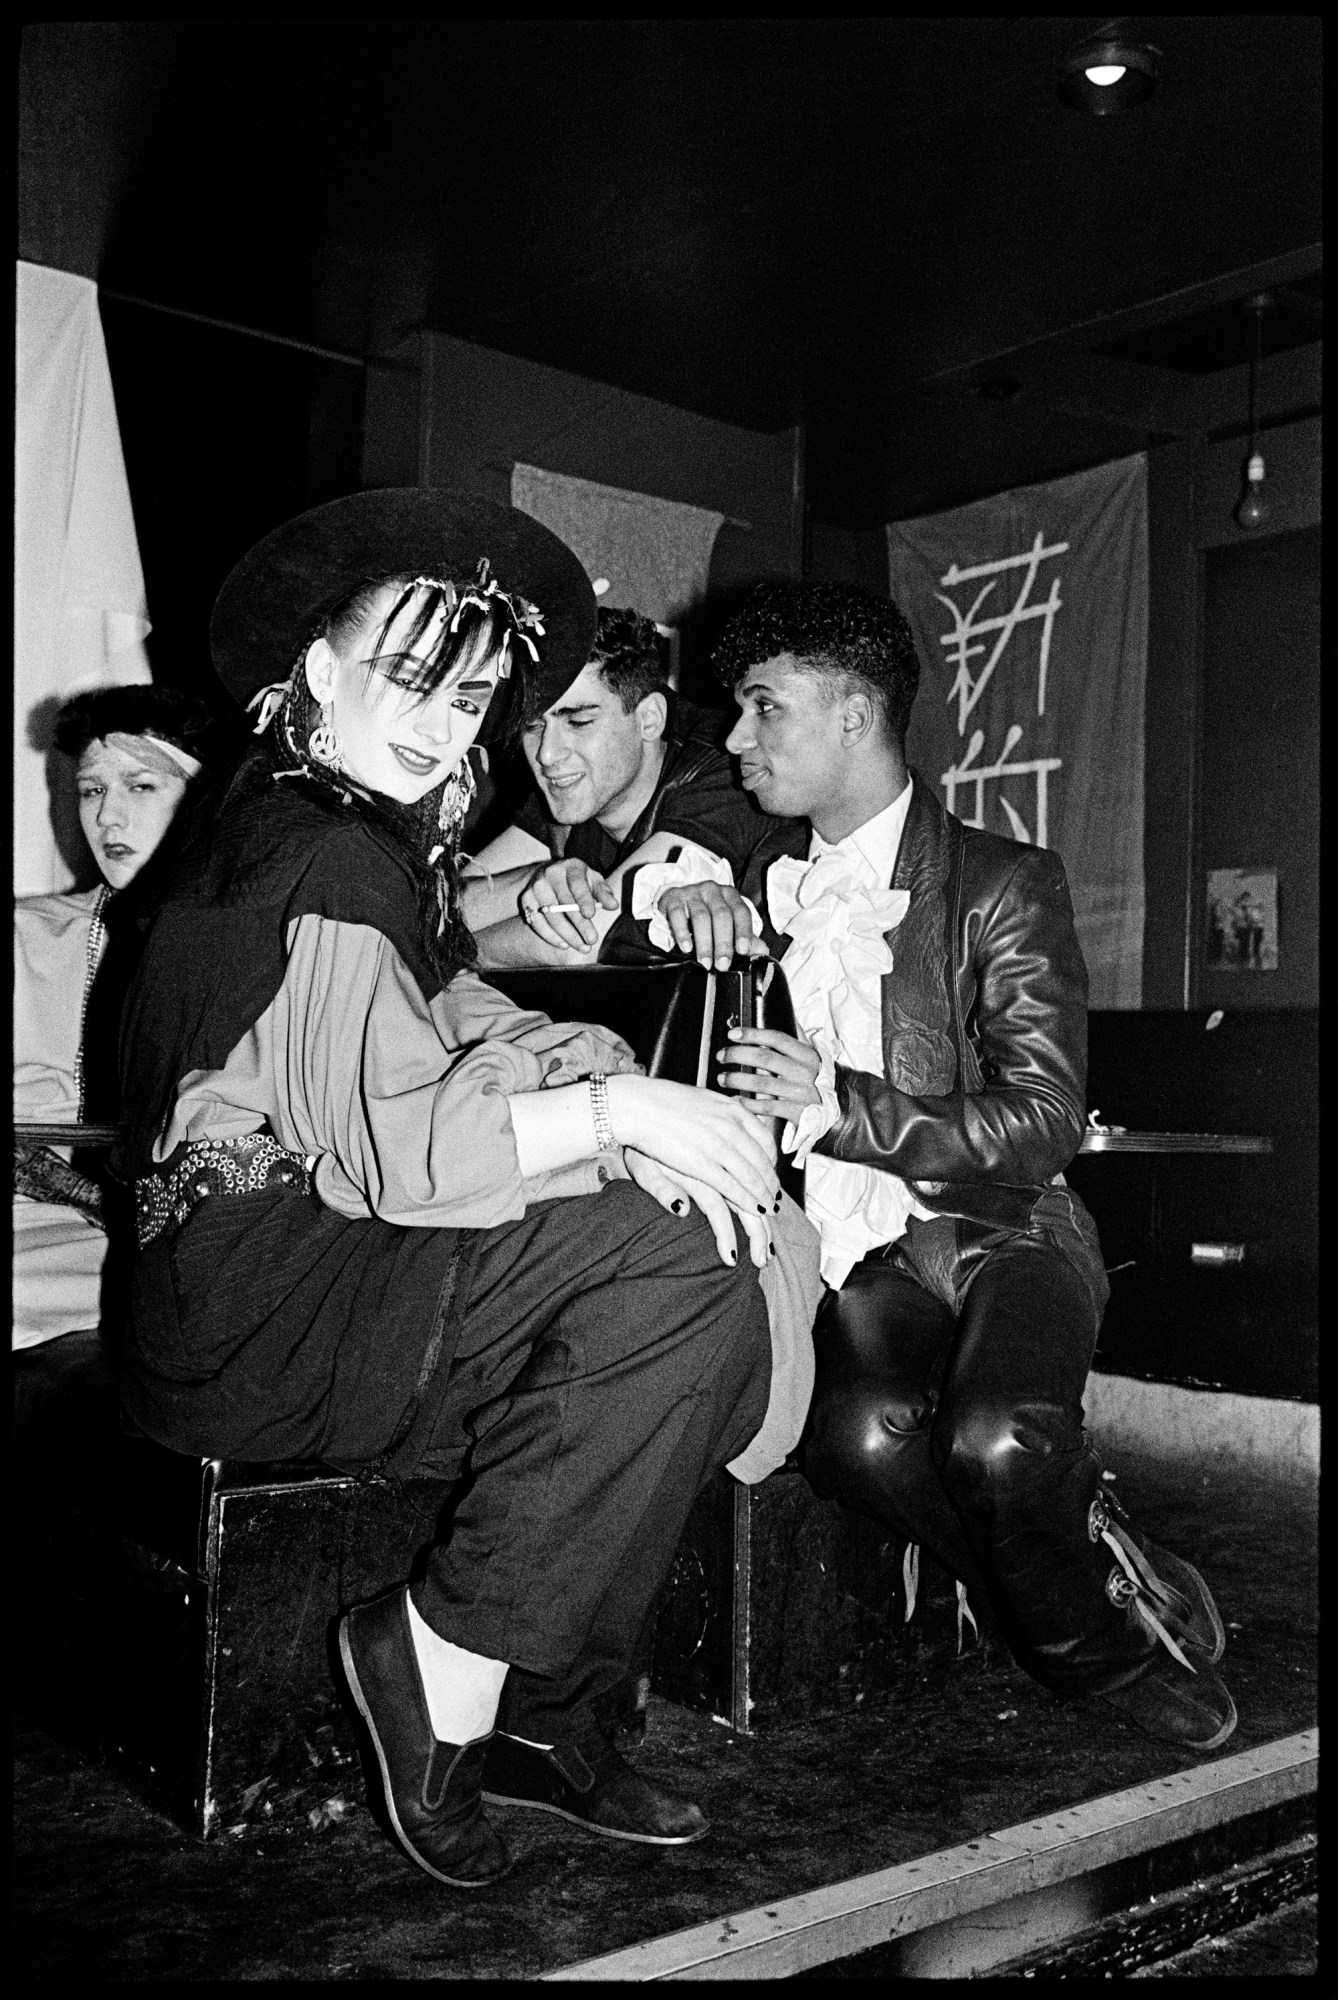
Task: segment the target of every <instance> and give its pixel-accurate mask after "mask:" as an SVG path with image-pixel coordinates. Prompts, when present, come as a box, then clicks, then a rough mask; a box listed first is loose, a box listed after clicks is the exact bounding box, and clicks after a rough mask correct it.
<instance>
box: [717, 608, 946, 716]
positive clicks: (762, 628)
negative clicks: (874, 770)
mask: <svg viewBox="0 0 1338 2000" xmlns="http://www.w3.org/2000/svg"><path fill="white" fill-rule="evenodd" d="M777 653H791V654H793V656H794V658H795V660H796V662H797V663H800V664H802V665H803V666H804V667H805V668H807V669H810V670H811V671H813V672H815V673H821V674H830V675H833V676H841V677H843V678H844V680H845V681H846V683H847V684H849V683H852V682H853V683H855V684H857V685H858V686H860V687H862V688H864V689H866V690H867V692H868V693H869V694H870V695H871V696H872V697H873V698H874V700H875V701H876V702H877V703H878V706H879V707H880V709H881V710H882V713H883V717H884V719H885V721H886V724H887V728H888V732H889V734H890V735H892V736H895V737H896V738H897V740H898V742H904V740H905V736H906V725H907V723H908V722H909V721H910V716H911V705H912V703H913V702H914V700H915V691H916V688H917V687H918V686H919V682H920V662H919V659H918V657H917V655H916V651H915V640H914V638H913V637H912V635H911V628H910V626H909V625H908V624H907V622H906V620H905V618H904V617H903V616H902V613H901V612H900V611H899V610H898V609H897V607H896V605H895V604H894V603H893V602H892V600H891V598H888V597H875V596H873V594H872V593H871V592H870V591H867V590H856V589H854V588H853V587H851V586H850V585H847V584H843V583H762V584H759V585H758V586H757V588H756V589H755V590H754V591H753V592H752V593H751V595H750V596H749V597H748V598H747V599H746V600H745V602H744V604H743V607H742V609H741V610H739V611H737V612H736V613H735V614H734V616H733V617H732V618H731V619H730V620H729V622H728V623H727V624H726V626H725V629H724V631H723V632H722V633H721V635H720V639H719V642H718V643H717V645H716V648H715V652H714V654H713V656H712V660H711V664H712V667H713V668H714V670H715V672H716V674H717V675H718V676H719V677H720V679H721V680H722V681H723V682H724V683H725V685H726V687H727V688H729V689H731V690H732V689H733V688H734V687H735V685H736V684H737V682H738V681H739V679H740V678H741V676H742V675H743V674H745V673H746V672H747V671H748V669H749V667H755V666H757V665H758V663H759V662H760V661H762V660H770V659H773V658H774V657H775V656H776V654H777Z"/></svg>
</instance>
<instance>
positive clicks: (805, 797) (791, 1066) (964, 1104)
mask: <svg viewBox="0 0 1338 2000" xmlns="http://www.w3.org/2000/svg"><path fill="white" fill-rule="evenodd" d="M716 666H717V669H718V671H719V673H720V675H721V678H722V679H723V680H724V681H725V683H726V684H727V685H728V686H729V687H730V688H731V689H732V690H733V694H734V698H735V701H736V702H737V703H738V706H739V710H740V716H739V720H738V722H737V723H736V725H735V727H734V729H733V732H732V733H731V735H730V736H729V738H728V739H727V748H728V749H729V750H730V751H731V752H732V753H733V754H734V755H735V756H736V757H738V759H739V761H740V767H741V772H742V778H743V783H744V786H745V788H746V789H747V790H748V791H750V792H751V793H752V795H753V797H754V798H755V799H756V800H757V801H758V803H759V805H761V806H762V807H763V808H764V809H765V810H766V811H767V812H769V813H771V814H774V815H776V816H778V817H779V818H780V819H782V820H784V821H785V822H787V823H786V825H784V826H783V827H781V828H780V829H779V830H778V831H777V832H776V833H774V834H772V835H770V836H768V837H767V839H766V840H764V841H763V842H762V844H761V845H760V846H759V848H758V849H757V850H756V852H755V853H754V855H753V857H752V860H751V862H750V864H749V868H748V870H747V873H746V878H745V880H744V882H743V884H742V888H743V890H744V891H745V892H746V895H747V897H748V898H749V899H751V901H752V902H753V903H754V904H755V906H756V907H757V909H758V911H759V913H761V914H760V921H761V922H762V935H763V938H764V941H765V943H766V945H767V947H768V949H769V950H770V951H771V952H772V953H773V954H774V955H775V956H777V957H779V958H781V959H782V961H783V964H784V968H785V973H786V978H787V983H788V985H789V989H790V996H791V999H792V1001H793V1005H794V1011H795V1019H796V1021H797V1023H798V1024H799V1027H800V1029H801V1037H800V1038H799V1039H795V1038H793V1037H790V1036H786V1035H782V1034H779V1033H777V1032H775V1031H774V1030H769V1029H733V1030H730V1033H729V1041H728V1046H727V1047H726V1048H724V1049H722V1050H720V1051H719V1052H718V1059H719V1062H720V1065H721V1068H720V1072H719V1081H720V1083H721V1086H722V1087H723V1088H726V1089H730V1090H733V1091H735V1092H737V1093H738V1094H739V1095H740V1096H741V1097H742V1099H743V1101H744V1103H745V1104H747V1105H748V1106H749V1107H750V1108H751V1109H752V1110H754V1111H756V1112H758V1113H759V1114H761V1115H762V1116H764V1117H773V1118H781V1119H784V1120H785V1121H787V1122H786V1129H785V1133H784V1137H783V1141H782V1143H783V1144H784V1146H785V1148H786V1150H788V1151H790V1152H792V1153H793V1154H794V1155H795V1157H796V1159H797V1161H799V1162H800V1163H804V1164H805V1166H806V1182H805V1206H806V1208H807V1210H808V1214H809V1216H810V1219H811V1220H812V1221H813V1222H814V1223H815V1224H816V1225H817V1227H818V1229H819V1232H820V1235H821V1238H822V1273H823V1277H824V1280H825V1281H826V1285H827V1288H828V1289H827V1290H826V1292H825V1294H824V1297H823V1301H822V1304H821V1306H820V1307H819V1310H818V1317H817V1323H816V1326H815V1330H814V1339H815V1346H816V1350H817V1382H816V1387H815V1390H814V1396H813V1403H812V1407H811V1410H810V1413H809V1420H808V1425H807V1429H806V1432H805V1436H804V1441H803V1445H802V1447H801V1462H802V1465H803V1468H804V1471H805V1473H806V1474H807V1477H808V1478H809V1480H810V1482H811V1483H812V1485H813V1486H814V1487H815V1488H816V1489H817V1491H818V1492H820V1493H822V1494H824V1495H827V1496H829V1497H832V1498H835V1499H837V1500H839V1501H841V1502H842V1503H843V1504H845V1505H847V1506H849V1507H851V1508H853V1509H855V1510H857V1511H859V1512H861V1513H864V1514H867V1515H870V1516H872V1517H873V1518H874V1519H876V1520H878V1521H880V1522H881V1523H883V1524H884V1525H885V1526H886V1527H888V1528H889V1529H891V1530H892V1531H893V1532H894V1533H896V1534H898V1535H901V1536H903V1537H905V1538H906V1539H907V1540H908V1541H910V1542H913V1543H915V1544H922V1545H924V1546H925V1547H927V1548H928V1549H930V1550H931V1551H932V1553H933V1554H934V1555H935V1556H936V1557H937V1558H938V1559H939V1560H940V1561H941V1562H942V1563H943V1564H944V1565H945V1566H946V1567H948V1568H949V1569H950V1570H951V1571H952V1572H953V1573H954V1574H955V1575H956V1576H957V1577H958V1579H959V1580H960V1585H961V1589H962V1591H964V1592H968V1591H969V1592H970V1593H971V1594H974V1595H976V1597H977V1601H979V1600H980V1597H981V1595H982V1594H983V1595H984V1597H986V1598H987V1599H988V1600H989V1602H990V1603H991V1604H992V1605H993V1608H994V1611H995V1613H996V1615H997V1618H998V1620H999V1623H1000V1625H1001V1627H1002V1630H1003V1632H1004V1635H1005V1637H1006V1638H1007V1640H1008V1642H1009V1644H1010V1646H1011V1647H1012V1650H1013V1652H1014V1654H1015V1655H1016V1657H1017V1659H1018V1661H1019V1663H1020V1664H1021V1665H1022V1666H1023V1667H1024V1668H1026V1670H1027V1671H1028V1672H1029V1673H1031V1674H1032V1675H1034V1676H1035V1678H1036V1679H1037V1680H1039V1681H1041V1682H1042V1683H1043V1684H1045V1685H1046V1686H1048V1687H1050V1688H1051V1689H1053V1690H1054V1691H1056V1692H1057V1693H1059V1694H1063V1695H1096V1694H1099V1695H1103V1696H1104V1697H1105V1698H1106V1700H1107V1701H1109V1702H1112V1703H1113V1704H1115V1706H1116V1707H1117V1708H1119V1709H1121V1710H1122V1711H1123V1712H1124V1713H1125V1714H1126V1715H1128V1716H1129V1717H1130V1718H1131V1719H1132V1720H1133V1721H1135V1722H1136V1723H1137V1724H1139V1725H1140V1726H1141V1727H1143V1728H1144V1729H1146V1730H1148V1731H1150V1732H1151V1733H1153V1734H1155V1735H1159V1736H1162V1737H1164V1738H1166V1739H1168V1740H1170V1741H1173V1742H1175V1743H1178V1744H1180V1745H1181V1746H1183V1747H1184V1748H1187V1749H1192V1750H1199V1751H1205V1750H1211V1749H1214V1748H1216V1747H1217V1745H1219V1744H1220V1743H1223V1742H1225V1741H1226V1739H1227V1737H1228V1736H1229V1735H1230V1734H1231V1731H1232V1729H1233V1728H1234V1727H1235V1723H1236V1710H1235V1707H1234V1704H1233V1703H1232V1699H1231V1696H1230V1694H1229V1693H1228V1691H1227V1689H1226V1687H1225V1686H1224V1685H1223V1683H1222V1681H1221V1679H1220V1678H1219V1676H1218V1674H1217V1672H1216V1671H1215V1667H1216V1661H1217V1660H1218V1658H1219V1657H1220V1655H1221V1652H1222V1649H1223V1646H1224V1644H1225V1634H1224V1631H1223V1627H1222V1622H1221V1619H1220V1618H1219V1616H1218V1614H1217V1610H1216V1607H1215V1606H1214V1604H1213V1600H1212V1596H1211V1594H1210V1592H1209V1590H1208V1587H1207V1585H1206V1584H1205V1583H1204V1581H1203V1579H1202V1577H1201V1576H1199V1574H1198V1572H1197V1571H1196V1570H1195V1569H1193V1568H1192V1567H1191V1566H1190V1565H1189V1564H1188V1563H1186V1562H1184V1561H1182V1560H1180V1559H1179V1558H1178V1557H1176V1556H1174V1555H1171V1554H1170V1553H1169V1552H1168V1551H1166V1550H1164V1549H1160V1548H1157V1547H1155V1546H1154V1545H1153V1544H1152V1543H1151V1542H1149V1541H1148V1540H1147V1539H1146V1537H1145V1536H1143V1535H1142V1534H1141V1533H1140V1532H1138V1531H1137V1530H1136V1529H1135V1528H1134V1526H1133V1524H1132V1523H1131V1522H1130V1520H1129V1518H1128V1516H1127V1515H1126V1514H1125V1512H1124V1510H1123V1508H1122V1507H1121V1506H1120V1505H1119V1503H1118V1502H1117V1501H1116V1499H1115V1496H1114V1494H1113V1493H1112V1491H1111V1489H1110V1484H1109V1482H1110V1480H1111V1478H1112V1477H1113V1475H1112V1474H1110V1473H1109V1472H1107V1471H1104V1470H1103V1468H1102V1461H1101V1459H1100V1458H1098V1457H1097V1455H1096V1452H1095V1450H1094V1449H1093V1446H1092V1444H1091V1441H1090V1440H1089V1439H1088V1437H1087V1436H1086V1433H1085V1432H1084V1429H1083V1409H1082V1398H1083V1389H1084V1384H1085V1382H1086V1379H1087V1372H1088V1368H1089V1365H1090V1362H1091V1359H1092V1354H1093V1350H1094V1347H1095V1343H1096V1335H1097V1329H1098V1327H1099V1325H1100V1321H1101V1314H1102V1311H1103V1309H1104V1306H1105V1303H1106V1298H1107V1295H1108V1286H1107V1282H1106V1275H1105V1271H1104V1269H1103V1267H1102V1260H1101V1253H1100V1248H1099V1245H1098V1243H1097V1239H1096V1231H1095V1228H1094V1226H1093V1223H1092V1220H1091V1217H1090V1216H1089V1215H1088V1213H1087V1211H1086V1209H1085V1208H1084V1207H1083V1205H1082V1203H1081V1202H1080V1201H1079V1199H1078V1197H1077V1196H1076V1195H1075V1194H1074V1193H1073V1191H1072V1189H1070V1188H1069V1187H1068V1186H1066V1184H1065V1181H1064V1174H1063V1169H1064V1168H1065V1167H1066V1166H1067V1164H1068V1163H1069V1161H1070V1160H1071V1159H1072V1158H1073V1156H1074V1154H1075V1153H1076V1152H1077V1150H1078V1146H1079V1143H1080V1141H1081V1138H1082V1133H1083V1128H1084V1124H1085V1118H1086V1111H1085V1097H1086V1041H1087V1016H1086V1008H1087V973H1086V968H1085V966H1084V964H1083V959H1082V953H1081V950H1080V949H1079V945H1078V940H1077V936H1076V933H1075V930H1074V924H1073V911H1072V906H1071V903H1070V900H1069V892H1068V886H1067V883H1066V880H1065V875H1064V867H1063V863H1062V862H1061V861H1060V859H1059V857H1058V855H1056V854H1053V853H1050V852H1048V851H1047V850H1046V849H1044V848H1039V847H1032V846H1026V845H1023V844H1021V843H1019V842H1017V841H1012V840H1006V839H1002V838H1000V837H999V836H997V835H995V834H990V833H985V832H983V831H981V830H980V829H978V828H974V827H970V826H966V825H964V824H963V822H962V821H961V820H959V819H957V818H955V817H954V815H953V814H951V813H949V812H947V811H945V810H944V808H943V805H942V804H941V802H940V800H939V799H938V798H937V796H936V795H935V793H934V792H933V791H932V790H931V788H930V787H929V786H927V785H926V784H925V783H924V782H923V781H922V780H921V779H920V778H919V777H918V776H916V775H915V774H914V773H912V772H911V771H910V769H909V768H908V766H907V763H906V727H907V723H908V721H909V718H910V713H911V705H912V703H913V701H914V699H915V692H916V687H917V683H918V679H919V663H918V660H917V658H916V653H915V645H914V641H913V639H912V636H911V631H910V627H909V626H908V624H907V622H906V620H905V618H904V617H903V616H902V614H901V612H900V611H899V610H898V609H897V607H896V605H895V604H893V603H891V602H890V601H889V600H887V599H885V598H877V597H873V596H871V595H868V594H866V593H865V592H862V591H858V590H854V589H847V588H845V587H842V586H838V585H818V586H801V585H795V584H776V585H767V586H763V587H761V588H759V590H758V591H757V592H756V593H755V594H754V596H753V597H752V599H751V600H750V601H749V602H748V603H747V605H746V606H745V607H744V609H743V610H742V611H741V612H740V613H739V614H738V615H737V616H736V617H735V618H734V619H733V620H732V621H731V622H730V624H729V625H728V626H727V627H726V629H725V632H724V634H723V637H722V641H721V644H720V646H719V649H718V652H717V655H716ZM696 893H698V892H696V891H694V890H693V889H692V888H691V887H690V886H688V887H683V886H679V887H669V888H667V889H666V890H665V892H664V893H663V895H662V896H661V898H660V907H661V914H662V915H666V916H669V915H671V914H672V915H674V916H677V917H678V918H679V919H680V920H681V918H682V917H683V915H684V914H685V909H686V907H687V905H688V904H690V901H691V899H692V897H693V895H694V894H696ZM734 900H735V904H736V907H737V911H738V912H739V922H740V926H741V928H742V927H745V926H750V925H751V917H750V916H748V915H745V914H743V912H744V910H745V905H744V902H743V899H742V898H741V897H736V898H735V899H734Z"/></svg>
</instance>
